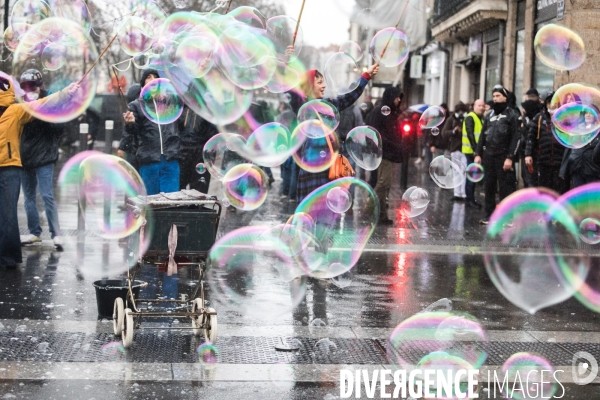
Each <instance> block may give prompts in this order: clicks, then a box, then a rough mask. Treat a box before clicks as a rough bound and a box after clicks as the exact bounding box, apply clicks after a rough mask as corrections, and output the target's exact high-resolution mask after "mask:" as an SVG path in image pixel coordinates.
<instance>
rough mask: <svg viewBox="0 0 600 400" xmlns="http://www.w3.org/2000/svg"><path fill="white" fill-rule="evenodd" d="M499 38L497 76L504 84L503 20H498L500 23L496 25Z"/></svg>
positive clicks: (504, 25)
mask: <svg viewBox="0 0 600 400" xmlns="http://www.w3.org/2000/svg"><path fill="white" fill-rule="evenodd" d="M498 29H499V34H500V38H499V39H498V53H499V54H498V60H499V63H500V66H499V67H498V78H499V79H500V82H501V83H502V86H504V36H505V35H506V23H505V22H504V21H500V25H499V27H498Z"/></svg>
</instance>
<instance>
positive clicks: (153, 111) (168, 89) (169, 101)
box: [139, 78, 183, 125]
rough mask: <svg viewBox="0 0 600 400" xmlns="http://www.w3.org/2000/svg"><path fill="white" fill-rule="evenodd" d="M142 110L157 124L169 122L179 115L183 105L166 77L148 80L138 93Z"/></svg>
mask: <svg viewBox="0 0 600 400" xmlns="http://www.w3.org/2000/svg"><path fill="white" fill-rule="evenodd" d="M139 102H140V106H141V109H142V112H143V113H144V115H145V116H146V118H148V119H149V120H150V121H152V122H154V123H157V124H161V125H162V124H170V123H173V122H175V121H177V119H178V118H179V117H180V116H181V113H182V112H183V105H182V103H181V100H180V98H179V95H178V94H177V92H176V91H175V88H174V87H173V85H172V84H171V82H170V81H169V80H168V79H165V78H158V79H154V80H153V81H150V82H149V83H148V84H147V85H146V86H144V88H143V89H142V92H141V93H140V98H139Z"/></svg>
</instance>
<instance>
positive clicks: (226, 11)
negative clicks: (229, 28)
mask: <svg viewBox="0 0 600 400" xmlns="http://www.w3.org/2000/svg"><path fill="white" fill-rule="evenodd" d="M232 2H233V0H229V4H227V10H225V14H228V13H229V9H230V8H231V3H232Z"/></svg>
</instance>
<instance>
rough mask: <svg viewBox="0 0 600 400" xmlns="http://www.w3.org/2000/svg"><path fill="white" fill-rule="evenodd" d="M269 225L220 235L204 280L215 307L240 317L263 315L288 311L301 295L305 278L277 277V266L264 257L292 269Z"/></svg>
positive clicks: (304, 286)
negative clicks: (230, 311) (217, 304)
mask: <svg viewBox="0 0 600 400" xmlns="http://www.w3.org/2000/svg"><path fill="white" fill-rule="evenodd" d="M270 229H271V228H269V227H259V226H251V227H244V228H240V229H237V230H235V231H232V232H230V233H228V234H226V235H225V236H223V237H222V238H220V239H219V240H218V241H217V242H216V243H215V244H214V245H213V247H212V248H211V250H210V252H209V255H208V267H209V269H208V273H207V281H208V282H209V284H210V296H211V300H212V301H215V302H217V303H219V304H220V305H219V307H217V309H221V310H223V309H227V310H233V311H236V312H239V313H240V314H241V315H243V316H252V317H260V318H265V316H270V317H276V316H279V315H282V314H286V313H289V312H291V311H292V310H293V309H294V308H295V307H296V306H297V305H298V304H299V303H300V302H301V301H302V300H303V298H304V295H305V291H306V282H305V278H296V279H293V280H292V281H291V282H290V281H286V280H284V279H281V278H280V275H279V272H278V271H277V268H276V267H274V266H273V264H271V263H269V262H262V261H264V260H274V264H276V265H278V266H279V267H280V268H281V267H283V268H286V267H288V268H292V265H293V262H291V261H290V258H289V257H288V256H287V255H286V254H285V252H284V251H283V249H284V248H285V246H284V245H282V244H281V242H279V241H278V240H277V238H276V236H274V235H268V234H265V233H267V232H269V231H270Z"/></svg>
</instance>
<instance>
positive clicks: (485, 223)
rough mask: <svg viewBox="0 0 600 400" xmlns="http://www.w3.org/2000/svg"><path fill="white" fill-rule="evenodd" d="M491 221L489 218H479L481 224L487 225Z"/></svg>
mask: <svg viewBox="0 0 600 400" xmlns="http://www.w3.org/2000/svg"><path fill="white" fill-rule="evenodd" d="M489 223H490V219H489V218H483V219H480V220H479V224H480V225H487V224H489Z"/></svg>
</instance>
